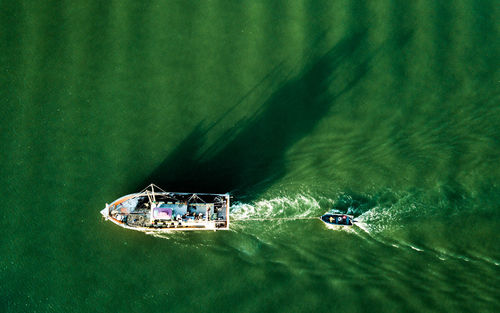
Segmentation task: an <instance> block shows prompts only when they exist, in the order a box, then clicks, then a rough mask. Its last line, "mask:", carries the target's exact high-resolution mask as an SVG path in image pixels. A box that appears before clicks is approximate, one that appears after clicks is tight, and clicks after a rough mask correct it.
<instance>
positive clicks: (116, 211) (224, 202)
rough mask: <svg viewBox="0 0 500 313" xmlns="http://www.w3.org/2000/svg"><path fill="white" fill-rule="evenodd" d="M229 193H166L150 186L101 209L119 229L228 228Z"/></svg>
mask: <svg viewBox="0 0 500 313" xmlns="http://www.w3.org/2000/svg"><path fill="white" fill-rule="evenodd" d="M229 201H230V195H229V194H227V193H226V194H213V193H184V192H166V191H164V190H162V189H160V188H159V187H158V186H156V185H154V184H151V185H149V186H148V187H146V188H145V189H144V190H142V191H140V192H138V193H133V194H129V195H126V196H123V197H121V198H119V199H117V200H115V201H113V202H111V204H106V207H105V208H104V209H103V210H101V214H102V216H103V217H104V218H105V219H106V220H109V221H111V222H113V223H115V224H117V225H119V226H121V227H124V228H128V229H133V230H138V231H144V232H151V231H153V232H170V231H187V230H221V229H229Z"/></svg>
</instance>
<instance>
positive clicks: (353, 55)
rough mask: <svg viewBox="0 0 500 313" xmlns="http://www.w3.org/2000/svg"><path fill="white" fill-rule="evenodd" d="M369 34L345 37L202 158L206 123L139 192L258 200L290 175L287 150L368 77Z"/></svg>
mask: <svg viewBox="0 0 500 313" xmlns="http://www.w3.org/2000/svg"><path fill="white" fill-rule="evenodd" d="M365 35H366V34H365V33H364V32H362V33H356V34H354V35H353V36H350V37H348V38H345V39H343V40H341V41H340V42H339V43H337V44H336V45H335V46H334V47H333V48H331V49H330V50H329V51H327V53H325V54H324V55H323V56H321V57H320V58H319V59H317V60H315V61H313V62H311V65H310V66H308V67H307V68H306V69H304V70H303V71H302V72H301V73H299V75H297V77H294V78H291V79H288V80H287V81H286V82H284V83H283V84H282V85H281V86H279V87H278V88H277V90H276V91H274V92H273V93H272V94H271V95H270V96H269V98H268V99H267V100H266V101H264V103H263V104H262V105H261V107H260V108H259V109H258V110H257V112H256V113H255V114H253V116H251V117H250V118H248V119H246V120H242V121H239V122H238V123H237V124H236V125H235V126H234V127H233V128H232V129H230V130H227V131H226V132H225V133H223V134H222V135H221V136H220V137H219V139H218V140H216V142H215V143H214V144H213V145H212V146H211V147H210V148H209V149H208V151H205V152H204V153H203V154H202V155H200V152H201V151H200V148H201V147H202V145H203V143H204V142H205V140H206V134H207V129H209V127H210V125H209V126H207V127H205V126H204V125H203V123H200V124H199V125H198V126H197V127H196V128H195V129H194V130H193V131H192V132H191V133H190V134H189V135H188V136H187V137H186V138H185V139H184V140H183V141H182V142H181V144H179V146H178V147H177V148H176V149H175V151H173V152H172V153H171V154H170V155H169V156H167V158H166V159H165V160H164V161H163V162H162V163H161V165H160V166H158V168H156V169H155V170H154V171H153V173H152V174H151V175H150V176H149V177H147V178H146V179H145V180H144V181H143V182H142V183H140V184H139V185H138V186H136V187H137V189H141V188H143V187H144V186H146V185H148V184H149V183H151V182H152V183H155V184H157V185H159V186H161V187H162V188H164V189H165V190H170V191H199V192H231V193H233V194H235V195H236V196H238V197H239V199H242V200H246V201H248V200H251V199H255V198H256V197H258V195H259V194H261V193H262V192H263V191H265V190H266V189H267V188H268V187H269V186H270V185H272V184H273V183H274V182H276V181H277V180H278V179H280V178H281V177H283V175H284V174H285V171H286V168H285V162H284V159H285V153H286V152H287V150H288V149H289V148H290V147H291V146H292V145H293V144H294V143H296V142H297V141H298V140H300V139H302V138H303V137H304V136H306V135H308V134H309V133H310V132H311V131H312V130H313V129H314V127H315V125H316V124H317V123H318V122H319V121H320V120H321V119H322V118H323V116H325V115H326V114H327V113H328V112H329V111H330V109H331V108H332V106H334V105H335V102H336V100H337V99H338V98H339V97H340V96H342V95H343V94H345V93H346V92H348V91H350V90H351V89H352V88H353V87H354V86H356V84H357V83H358V82H359V81H360V80H361V79H362V78H363V76H364V75H365V74H366V72H367V70H368V62H369V59H370V55H368V54H367V51H366V49H363V46H364V45H365Z"/></svg>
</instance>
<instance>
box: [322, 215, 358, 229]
mask: <svg viewBox="0 0 500 313" xmlns="http://www.w3.org/2000/svg"><path fill="white" fill-rule="evenodd" d="M320 219H321V221H322V222H323V223H325V224H326V226H327V227H335V226H346V227H351V226H353V225H354V222H355V221H354V216H352V215H348V214H336V213H329V212H327V213H325V214H323V215H322V216H321V217H320Z"/></svg>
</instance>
